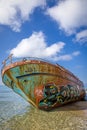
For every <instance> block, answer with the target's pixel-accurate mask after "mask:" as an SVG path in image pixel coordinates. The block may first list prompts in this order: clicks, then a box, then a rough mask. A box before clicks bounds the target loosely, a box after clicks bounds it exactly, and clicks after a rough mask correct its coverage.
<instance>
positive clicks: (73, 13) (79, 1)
mask: <svg viewBox="0 0 87 130" xmlns="http://www.w3.org/2000/svg"><path fill="white" fill-rule="evenodd" d="M47 14H48V15H50V16H51V17H52V18H53V19H54V20H56V22H57V23H58V25H59V26H60V28H61V29H64V30H65V31H66V32H67V33H69V34H72V33H74V32H75V30H76V28H79V27H81V26H87V0H62V1H60V2H59V3H58V5H56V6H54V7H51V8H48V10H47Z"/></svg>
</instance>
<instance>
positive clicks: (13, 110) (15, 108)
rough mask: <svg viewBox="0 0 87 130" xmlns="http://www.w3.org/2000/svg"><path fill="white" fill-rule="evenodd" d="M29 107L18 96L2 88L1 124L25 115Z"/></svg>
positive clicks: (0, 95)
mask: <svg viewBox="0 0 87 130" xmlns="http://www.w3.org/2000/svg"><path fill="white" fill-rule="evenodd" d="M27 107H29V103H28V102H26V101H25V100H24V99H23V98H22V97H20V96H19V95H18V94H16V93H14V92H13V91H12V90H11V89H10V88H8V87H6V86H0V123H2V122H4V121H6V120H8V119H9V118H11V117H12V116H14V115H18V114H22V113H25V112H26V110H27Z"/></svg>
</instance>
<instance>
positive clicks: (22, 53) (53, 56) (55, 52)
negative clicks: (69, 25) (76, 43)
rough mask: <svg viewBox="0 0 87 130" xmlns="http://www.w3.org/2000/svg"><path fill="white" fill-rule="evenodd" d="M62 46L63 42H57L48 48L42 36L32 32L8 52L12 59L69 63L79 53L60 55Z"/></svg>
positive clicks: (40, 33) (39, 33)
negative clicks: (24, 58) (37, 59)
mask: <svg viewBox="0 0 87 130" xmlns="http://www.w3.org/2000/svg"><path fill="white" fill-rule="evenodd" d="M64 46H65V43H64V42H57V43H53V44H51V45H50V46H48V45H47V43H46V40H45V36H44V34H43V33H42V32H34V33H33V34H32V35H31V36H30V37H28V38H25V39H23V40H21V41H20V42H19V43H18V45H17V46H16V47H15V48H13V49H12V50H10V53H11V54H13V55H14V57H38V58H45V59H50V60H54V61H58V60H63V61H69V60H72V59H73V57H75V56H78V55H79V54H80V52H79V51H74V52H73V53H71V54H63V55H61V54H62V53H61V52H62V50H63V49H64Z"/></svg>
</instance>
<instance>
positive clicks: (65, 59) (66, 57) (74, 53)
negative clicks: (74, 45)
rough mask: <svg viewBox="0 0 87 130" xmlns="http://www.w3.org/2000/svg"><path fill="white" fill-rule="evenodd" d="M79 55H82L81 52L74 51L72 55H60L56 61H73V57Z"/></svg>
mask: <svg viewBox="0 0 87 130" xmlns="http://www.w3.org/2000/svg"><path fill="white" fill-rule="evenodd" d="M78 55H80V51H74V52H73V53H71V54H65V55H60V56H58V57H55V59H54V60H57V61H59V60H63V61H70V60H72V59H73V57H75V56H78Z"/></svg>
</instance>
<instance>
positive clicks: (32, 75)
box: [2, 60, 85, 110]
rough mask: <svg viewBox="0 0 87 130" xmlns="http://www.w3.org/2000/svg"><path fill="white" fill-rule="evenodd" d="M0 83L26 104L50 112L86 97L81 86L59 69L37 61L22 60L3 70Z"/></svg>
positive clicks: (72, 76)
mask: <svg viewBox="0 0 87 130" xmlns="http://www.w3.org/2000/svg"><path fill="white" fill-rule="evenodd" d="M2 81H3V82H4V84H5V85H6V86H8V87H10V88H12V89H13V90H14V91H15V92H16V93H18V94H19V95H21V96H22V97H24V98H25V99H26V100H27V101H28V102H29V103H31V104H32V105H34V106H35V107H37V108H40V109H43V110H50V109H53V108H55V107H58V106H61V105H63V104H66V103H68V102H73V101H77V100H81V99H82V98H84V96H85V90H84V85H83V83H82V81H80V80H79V79H78V78H77V77H76V76H75V75H73V74H72V73H71V72H69V71H68V70H66V69H65V68H63V67H61V66H60V65H54V64H51V63H48V62H45V61H40V60H23V61H17V62H14V63H11V64H9V65H7V66H5V67H4V68H3V69H2Z"/></svg>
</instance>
